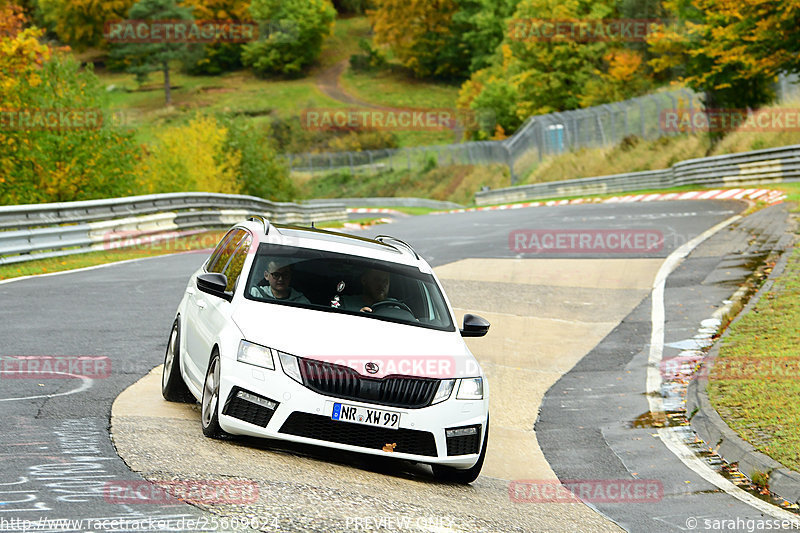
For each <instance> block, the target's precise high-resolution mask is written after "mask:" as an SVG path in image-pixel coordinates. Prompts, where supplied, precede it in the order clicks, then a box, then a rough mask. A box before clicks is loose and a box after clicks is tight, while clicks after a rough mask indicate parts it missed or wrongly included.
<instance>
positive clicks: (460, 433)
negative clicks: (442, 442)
mask: <svg viewBox="0 0 800 533" xmlns="http://www.w3.org/2000/svg"><path fill="white" fill-rule="evenodd" d="M477 434H478V428H476V427H468V428H456V429H447V430H445V435H447V438H448V439H449V438H451V437H466V436H467V435H477Z"/></svg>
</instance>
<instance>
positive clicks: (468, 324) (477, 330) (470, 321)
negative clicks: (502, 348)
mask: <svg viewBox="0 0 800 533" xmlns="http://www.w3.org/2000/svg"><path fill="white" fill-rule="evenodd" d="M490 325H491V324H489V321H488V320H486V319H485V318H483V317H480V316H478V315H470V314H469V313H467V314H466V315H464V329H462V330H461V336H462V337H483V336H484V335H486V334H487V333H488V332H489V326H490Z"/></svg>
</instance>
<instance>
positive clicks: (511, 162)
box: [503, 143, 517, 185]
mask: <svg viewBox="0 0 800 533" xmlns="http://www.w3.org/2000/svg"><path fill="white" fill-rule="evenodd" d="M503 148H505V150H506V164H507V165H508V172H509V174H510V175H511V185H516V183H517V175H516V174H515V173H514V158H513V157H512V156H511V148H510V147H509V146H508V145H507V144H505V143H503Z"/></svg>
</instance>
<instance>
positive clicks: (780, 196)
mask: <svg viewBox="0 0 800 533" xmlns="http://www.w3.org/2000/svg"><path fill="white" fill-rule="evenodd" d="M744 199H747V200H758V201H760V202H766V203H767V204H770V205H772V204H777V203H780V202H783V201H784V200H785V199H786V193H785V192H783V191H776V190H773V189H714V190H707V191H688V192H669V193H654V194H630V195H627V196H614V197H611V198H574V199H572V200H549V201H547V202H525V203H518V204H506V205H493V206H487V207H470V208H466V209H453V210H451V211H437V212H435V213H431V214H432V215H443V214H447V213H467V212H470V211H493V210H496V209H500V210H503V209H522V208H525V207H541V206H548V207H549V206H554V205H573V204H625V203H634V202H664V201H668V200H744Z"/></svg>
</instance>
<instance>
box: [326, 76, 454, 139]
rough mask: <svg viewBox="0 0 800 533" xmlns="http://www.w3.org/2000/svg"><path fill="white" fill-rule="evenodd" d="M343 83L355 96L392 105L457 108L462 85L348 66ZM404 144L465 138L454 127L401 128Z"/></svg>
mask: <svg viewBox="0 0 800 533" xmlns="http://www.w3.org/2000/svg"><path fill="white" fill-rule="evenodd" d="M340 84H341V86H342V88H343V89H345V90H346V91H347V92H348V93H350V94H352V95H353V96H355V97H357V98H359V99H360V100H363V101H365V102H369V103H371V104H374V105H377V106H382V107H388V108H414V109H447V110H455V108H456V99H457V98H458V91H459V86H458V85H449V84H444V83H435V82H430V81H421V80H415V79H413V78H409V77H408V76H407V75H405V74H403V73H400V72H397V71H394V70H382V71H379V72H370V73H364V72H354V71H352V70H350V69H348V70H347V71H346V72H345V73H344V75H342V77H341V80H340ZM397 135H398V141H399V144H400V146H401V147H402V146H422V145H433V144H451V143H454V142H460V141H461V139H460V138H459V137H458V136H457V135H456V134H455V133H454V132H453V131H450V130H444V131H398V132H397Z"/></svg>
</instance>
